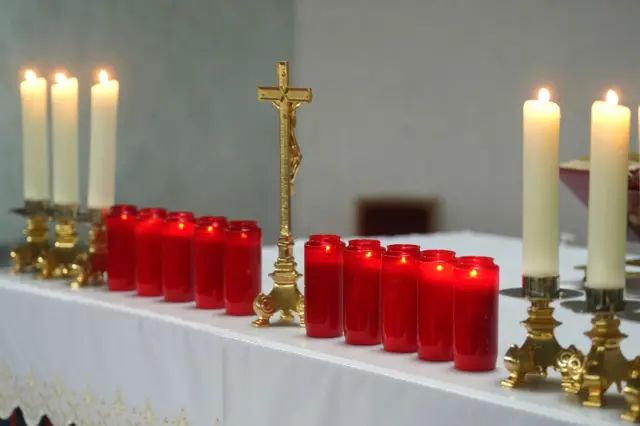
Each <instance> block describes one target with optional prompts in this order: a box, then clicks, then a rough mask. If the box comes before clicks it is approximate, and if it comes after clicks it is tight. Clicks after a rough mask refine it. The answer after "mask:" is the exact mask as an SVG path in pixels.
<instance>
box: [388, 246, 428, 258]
mask: <svg viewBox="0 0 640 426" xmlns="http://www.w3.org/2000/svg"><path fill="white" fill-rule="evenodd" d="M390 251H391V252H400V253H409V254H412V255H415V256H418V255H419V254H420V246H419V245H417V244H390V245H388V246H387V252H390Z"/></svg>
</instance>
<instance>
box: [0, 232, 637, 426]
mask: <svg viewBox="0 0 640 426" xmlns="http://www.w3.org/2000/svg"><path fill="white" fill-rule="evenodd" d="M400 240H401V241H402V242H405V243H415V244H420V245H421V246H422V247H423V248H436V247H437V248H445V249H452V250H455V251H456V252H457V253H459V254H460V255H465V254H473V253H483V254H485V255H487V256H492V257H494V258H495V260H496V263H497V264H498V265H499V266H500V271H501V272H500V286H501V288H502V289H506V288H510V287H516V286H519V285H520V282H521V259H522V256H521V247H522V243H521V241H520V240H519V239H516V238H509V237H502V236H495V235H487V234H478V233H473V232H470V231H465V232H452V233H439V234H432V235H425V236H408V237H402V238H388V239H382V242H383V244H389V243H394V242H397V241H400ZM276 256H277V250H276V247H275V246H268V247H265V248H264V250H263V264H262V267H263V292H265V293H266V292H268V291H269V290H270V287H271V285H272V281H271V280H270V279H268V277H267V274H268V273H269V272H271V268H272V265H273V262H274V261H275V259H276ZM295 256H296V258H297V259H298V260H299V261H300V262H302V260H303V253H302V244H301V242H300V241H297V242H296V246H295ZM586 257H587V251H586V249H584V248H580V247H569V246H561V248H560V274H561V285H562V287H567V288H575V287H578V286H580V285H581V284H580V281H581V279H582V272H581V271H578V270H575V269H574V267H575V265H578V264H584V263H585V261H586ZM630 296H631V297H633V295H630ZM527 305H528V302H527V301H525V300H519V299H515V298H509V297H506V296H501V297H500V326H499V352H500V353H504V352H505V351H506V349H507V348H508V346H509V345H510V344H511V343H516V342H518V343H519V342H521V341H522V340H523V339H524V336H525V329H524V328H523V327H521V326H519V325H518V320H521V319H524V318H525V317H526V307H527ZM555 306H556V308H557V309H556V315H555V316H556V318H557V319H558V320H559V321H561V322H564V323H565V324H564V325H563V326H560V327H558V328H557V329H556V335H557V337H558V340H559V342H560V344H561V345H563V346H565V347H566V346H569V345H570V344H575V345H576V346H577V347H578V348H580V349H582V350H586V349H588V347H589V343H590V342H589V339H587V338H586V337H584V335H583V332H584V331H585V330H588V329H589V327H590V320H591V315H588V314H578V313H574V312H572V311H571V310H570V309H567V308H565V307H562V306H561V304H560V303H559V302H556V303H555ZM251 320H252V318H251V317H231V316H225V315H224V314H223V313H222V312H221V311H206V310H196V309H195V308H194V306H193V304H189V303H187V304H168V303H160V302H159V300H157V299H149V298H140V297H133V295H132V294H129V293H113V292H111V293H109V292H107V291H106V290H104V289H102V288H85V289H80V290H71V289H69V287H68V286H67V285H66V283H65V282H63V281H40V280H34V279H32V278H31V277H29V276H25V275H19V276H16V275H11V274H10V273H9V272H8V270H5V271H3V272H2V274H1V276H0V342H2V351H1V355H0V417H2V418H8V417H9V416H10V414H11V413H12V411H13V410H14V409H15V408H16V407H20V408H21V409H22V411H23V413H24V416H25V419H26V421H27V423H28V424H29V425H30V426H33V425H36V424H37V423H38V420H39V418H40V416H42V415H45V414H46V415H47V416H48V417H49V418H50V420H51V422H52V423H53V424H54V425H55V426H61V425H65V424H70V423H72V422H73V423H75V424H77V425H78V426H85V425H92V424H105V425H128V424H131V425H161V424H173V425H196V426H200V425H203V426H204V425H218V424H219V425H222V426H249V425H276V424H295V425H300V426H307V425H308V426H320V425H335V426H342V425H345V426H356V425H362V426H383V425H384V426H387V425H389V426H391V425H393V426H413V425H422V424H429V425H442V426H448V425H464V424H474V425H478V426H482V425H491V426H495V425H511V424H517V425H539V424H545V425H549V426H555V425H572V424H576V425H577V424H580V425H618V424H623V422H622V421H621V420H620V413H621V411H622V410H624V408H625V404H624V400H623V398H622V396H620V395H619V394H617V393H616V392H615V391H614V390H613V389H612V390H611V391H610V392H608V394H607V401H608V403H609V405H608V408H605V409H601V410H598V409H586V408H584V407H582V405H581V404H580V403H579V402H578V401H577V400H576V399H573V398H572V397H569V396H567V395H566V394H565V393H564V392H563V391H562V390H561V388H560V375H559V374H558V373H556V372H553V371H551V372H550V377H549V378H548V379H546V380H540V381H538V382H533V383H531V384H530V385H529V387H526V388H524V389H516V390H511V389H505V388H503V387H501V386H500V381H501V380H502V379H504V378H506V377H507V375H508V373H507V371H506V370H505V368H504V367H503V365H502V363H501V362H499V364H498V368H497V369H496V370H495V371H493V372H490V373H477V374H469V373H462V372H459V371H456V370H455V369H454V368H453V366H452V364H451V363H428V362H423V361H419V360H418V359H417V358H416V356H415V354H409V355H398V354H391V353H386V352H384V351H383V350H382V349H381V347H380V346H373V347H358V346H349V345H346V344H345V343H344V340H343V339H342V338H336V339H311V338H308V337H306V336H305V333H304V330H303V329H300V328H295V327H270V328H266V329H257V328H253V327H251ZM621 329H622V331H623V332H624V333H627V334H629V335H630V337H629V338H627V339H626V340H624V341H623V342H622V349H623V352H624V353H625V355H626V356H627V357H628V358H633V357H635V356H636V355H638V354H639V353H640V342H639V341H638V336H640V324H638V323H635V322H632V321H630V320H625V319H623V320H622V327H621Z"/></svg>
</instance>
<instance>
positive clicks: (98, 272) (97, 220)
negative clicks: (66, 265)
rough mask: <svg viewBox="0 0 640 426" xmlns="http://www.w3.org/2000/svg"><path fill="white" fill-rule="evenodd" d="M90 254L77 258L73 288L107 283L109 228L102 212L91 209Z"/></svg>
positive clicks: (83, 254) (73, 267)
mask: <svg viewBox="0 0 640 426" xmlns="http://www.w3.org/2000/svg"><path fill="white" fill-rule="evenodd" d="M88 221H89V222H90V224H91V225H90V226H91V227H90V229H89V253H82V254H81V255H79V256H77V257H76V259H75V261H74V263H73V265H72V266H71V267H72V269H73V270H74V271H75V274H77V276H76V279H75V280H74V281H73V282H71V288H76V289H77V288H81V287H86V286H96V285H102V284H104V283H105V279H104V274H105V273H106V272H107V226H106V224H105V221H104V214H103V211H102V210H99V209H91V210H89V214H88Z"/></svg>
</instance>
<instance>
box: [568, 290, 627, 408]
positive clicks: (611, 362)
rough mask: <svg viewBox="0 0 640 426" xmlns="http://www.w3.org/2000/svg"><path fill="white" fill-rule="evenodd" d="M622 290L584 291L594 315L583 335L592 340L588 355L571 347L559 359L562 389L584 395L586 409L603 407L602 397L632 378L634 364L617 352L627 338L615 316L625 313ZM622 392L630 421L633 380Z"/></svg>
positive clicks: (620, 352) (590, 311) (588, 308)
mask: <svg viewBox="0 0 640 426" xmlns="http://www.w3.org/2000/svg"><path fill="white" fill-rule="evenodd" d="M624 305H625V302H624V290H623V289H593V288H589V287H587V288H586V305H585V307H586V311H587V312H589V313H591V314H592V315H593V318H592V320H591V324H593V327H592V328H591V330H589V331H588V332H586V333H585V335H586V336H587V337H588V338H589V339H591V348H590V349H589V352H588V353H587V355H584V354H583V353H582V352H580V351H579V350H577V349H576V348H575V347H570V348H569V349H567V350H564V351H561V352H560V354H559V355H558V359H559V365H558V370H560V372H561V373H562V388H563V390H564V391H565V392H568V393H571V394H579V393H581V392H586V393H587V397H586V399H585V400H584V401H583V403H582V404H583V405H584V406H585V407H596V408H599V407H602V406H603V405H604V404H605V401H604V393H605V392H606V391H607V390H608V389H609V387H611V385H613V384H615V385H616V387H617V388H618V392H621V391H622V383H623V382H627V381H629V379H630V378H632V374H631V373H632V369H633V366H634V365H636V364H637V362H634V363H631V362H629V361H628V360H627V359H626V358H625V357H624V355H623V354H622V351H621V350H620V342H621V341H622V340H623V339H625V338H626V337H627V336H626V335H625V334H623V333H621V332H620V319H618V316H617V313H619V312H621V311H623V310H624ZM629 385H630V386H628V388H629V389H628V392H627V391H626V389H625V394H626V396H627V400H628V401H631V402H630V410H629V412H628V413H626V414H625V415H623V418H624V416H628V418H629V419H631V418H632V417H633V416H634V411H635V412H636V414H637V412H638V411H639V410H638V406H637V401H635V399H634V395H633V392H634V390H635V388H634V387H633V378H632V380H631V381H630V382H629Z"/></svg>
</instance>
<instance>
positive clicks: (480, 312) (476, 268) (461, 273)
mask: <svg viewBox="0 0 640 426" xmlns="http://www.w3.org/2000/svg"><path fill="white" fill-rule="evenodd" d="M498 288H499V269H498V266H497V265H496V264H495V263H494V262H493V259H492V258H490V257H481V256H467V257H460V258H459V259H458V260H457V262H456V264H455V267H454V287H453V289H454V290H453V306H454V308H453V361H454V365H455V368H457V369H458V370H463V371H490V370H493V369H495V367H496V360H497V358H498Z"/></svg>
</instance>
